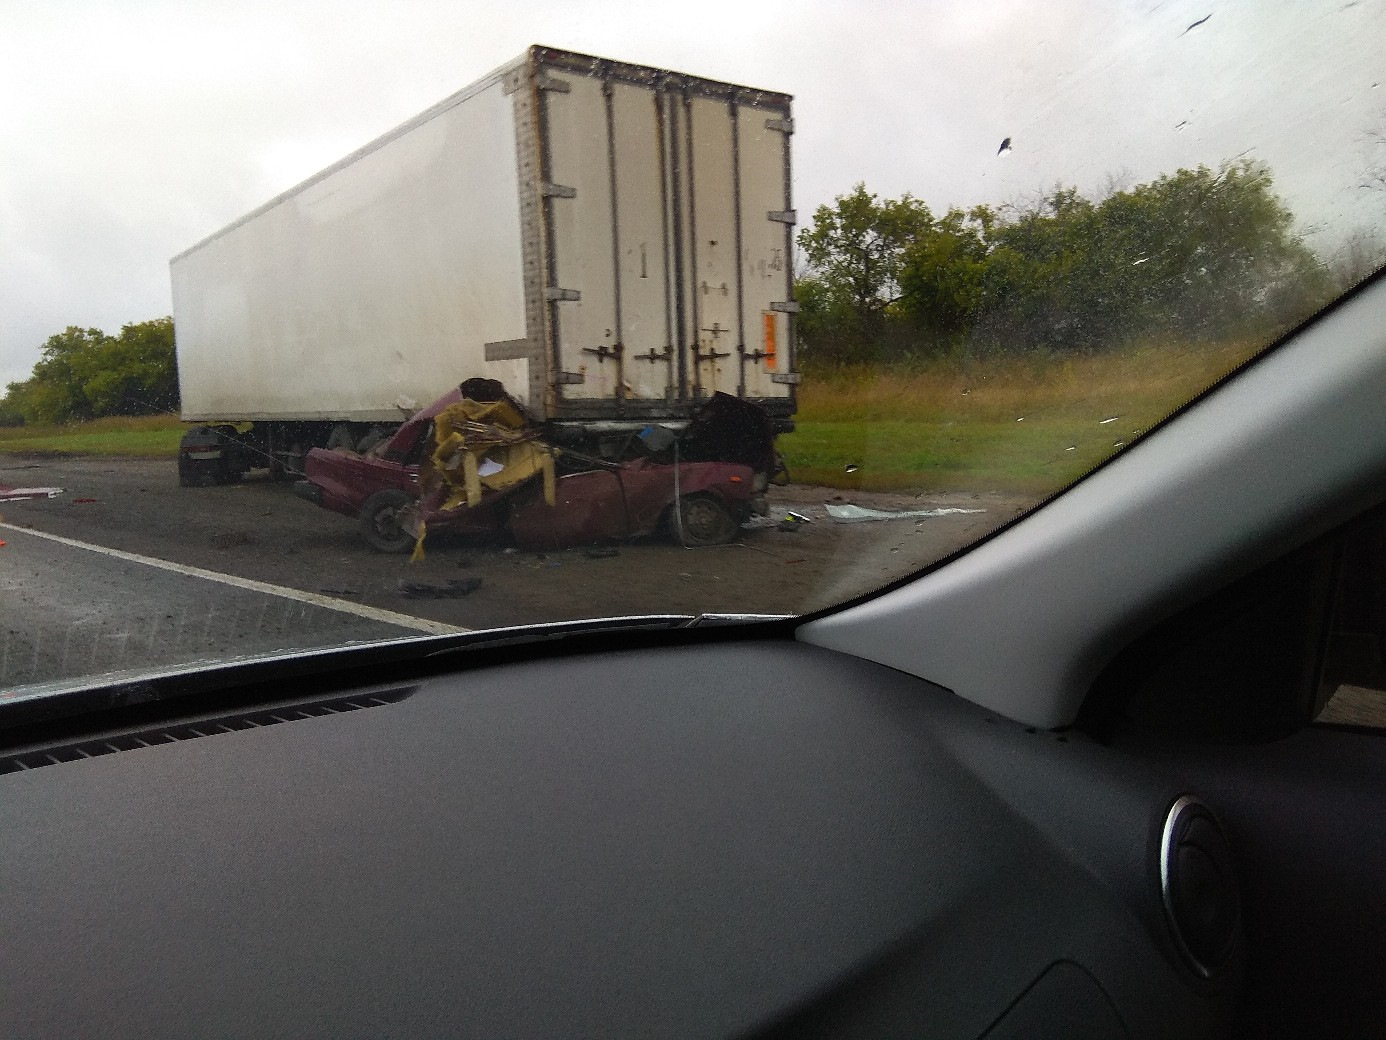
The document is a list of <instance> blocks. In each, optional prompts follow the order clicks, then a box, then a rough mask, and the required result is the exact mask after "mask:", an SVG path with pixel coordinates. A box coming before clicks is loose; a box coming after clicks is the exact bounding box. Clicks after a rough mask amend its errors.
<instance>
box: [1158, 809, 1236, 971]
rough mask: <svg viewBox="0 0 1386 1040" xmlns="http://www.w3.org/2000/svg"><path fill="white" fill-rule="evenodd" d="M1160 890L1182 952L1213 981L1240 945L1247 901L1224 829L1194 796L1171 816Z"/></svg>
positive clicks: (1163, 842) (1163, 845)
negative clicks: (1241, 895) (1243, 901)
mask: <svg viewBox="0 0 1386 1040" xmlns="http://www.w3.org/2000/svg"><path fill="white" fill-rule="evenodd" d="M1160 889H1161V894H1162V896H1163V897H1164V904H1165V916H1166V917H1167V918H1168V920H1169V926H1170V931H1171V933H1172V934H1173V936H1174V942H1175V945H1176V946H1177V947H1178V948H1179V952H1180V954H1181V955H1182V956H1183V957H1184V960H1185V961H1186V962H1187V963H1188V965H1189V967H1191V968H1192V969H1193V970H1194V971H1195V972H1196V973H1197V974H1198V975H1200V976H1201V977H1203V978H1205V979H1206V978H1210V977H1212V975H1213V974H1214V973H1215V972H1216V971H1217V970H1218V969H1219V968H1221V967H1223V966H1224V965H1225V964H1226V963H1227V961H1228V959H1229V958H1230V956H1231V954H1232V951H1233V949H1234V947H1235V945H1236V939H1237V933H1238V931H1239V929H1240V927H1241V901H1240V898H1239V895H1238V891H1237V876H1236V870H1235V869H1234V865H1233V860H1232V849H1231V846H1230V845H1229V844H1228V841H1227V837H1226V836H1225V835H1224V834H1223V831H1222V826H1221V824H1219V823H1218V819H1217V817H1216V816H1214V815H1213V812H1212V810H1211V809H1209V808H1208V807H1207V806H1206V805H1204V804H1203V803H1202V802H1201V801H1199V800H1198V799H1197V798H1195V797H1193V796H1192V795H1184V796H1182V797H1180V798H1178V799H1177V800H1176V801H1175V803H1174V804H1173V805H1172V806H1170V809H1169V813H1168V814H1167V815H1166V817H1165V828H1164V835H1163V838H1162V840H1161V842H1160Z"/></svg>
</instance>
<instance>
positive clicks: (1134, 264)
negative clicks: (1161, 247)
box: [1131, 256, 1150, 267]
mask: <svg viewBox="0 0 1386 1040" xmlns="http://www.w3.org/2000/svg"><path fill="white" fill-rule="evenodd" d="M1149 259H1150V257H1148V256H1143V257H1141V258H1140V259H1139V260H1132V261H1131V266H1132V267H1139V266H1140V265H1141V264H1143V263H1145V262H1146V261H1147V260H1149Z"/></svg>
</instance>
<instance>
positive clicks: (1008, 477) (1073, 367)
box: [781, 342, 1260, 493]
mask: <svg viewBox="0 0 1386 1040" xmlns="http://www.w3.org/2000/svg"><path fill="white" fill-rule="evenodd" d="M1259 346H1260V344H1258V343H1255V342H1233V343H1223V344H1214V345H1199V346H1187V347H1183V346H1181V347H1168V346H1162V345H1150V346H1144V347H1139V348H1132V349H1129V350H1125V351H1120V352H1112V353H1108V354H1101V355H1093V356H1087V357H1069V358H1063V357H1057V358H1056V357H1029V358H988V359H983V360H975V359H973V360H969V359H958V358H944V359H939V360H934V361H929V362H924V363H921V364H917V365H913V366H910V367H893V368H885V367H880V366H867V365H860V366H843V367H836V368H825V369H815V368H814V367H813V366H812V365H808V366H806V371H805V374H804V382H803V384H802V386H801V388H800V393H799V414H798V417H797V427H798V429H797V431H796V432H795V433H793V434H790V435H788V436H786V437H783V438H782V439H781V450H782V451H783V452H784V454H785V456H786V459H787V461H788V463H789V467H790V472H791V473H792V474H793V475H794V476H795V478H796V479H800V480H804V481H808V482H813V483H823V484H828V485H830V486H835V487H853V488H856V487H860V488H868V489H877V490H894V489H941V488H955V489H970V490H977V489H986V490H997V489H1014V490H1024V491H1027V492H1032V493H1033V492H1046V491H1052V490H1057V489H1058V488H1060V487H1062V486H1064V485H1065V484H1067V483H1069V482H1071V481H1072V480H1074V479H1076V478H1077V477H1079V476H1081V475H1082V473H1084V472H1086V471H1087V470H1088V469H1091V468H1092V467H1093V466H1094V465H1096V464H1097V463H1099V462H1101V461H1102V460H1103V459H1104V458H1106V457H1107V456H1108V455H1110V454H1112V452H1113V451H1116V450H1118V449H1119V448H1120V447H1122V446H1124V445H1125V444H1128V443H1130V441H1131V440H1132V439H1134V438H1135V437H1137V436H1139V435H1140V434H1141V433H1143V432H1145V431H1146V430H1148V429H1150V427H1151V426H1153V425H1155V424H1156V423H1158V422H1159V421H1160V420H1161V419H1163V418H1165V417H1166V416H1167V415H1169V413H1170V412H1172V411H1173V410H1174V409H1176V408H1178V407H1179V406H1180V405H1182V404H1183V403H1185V402H1186V401H1188V400H1189V399H1190V398H1192V397H1194V396H1195V395H1197V394H1198V393H1199V392H1200V391H1202V390H1203V389H1205V388H1206V387H1208V386H1209V385H1211V384H1212V383H1214V382H1216V381H1217V380H1218V379H1219V378H1221V377H1222V376H1223V375H1225V374H1227V373H1228V372H1230V371H1231V370H1233V369H1234V368H1236V367H1237V366H1238V365H1239V364H1241V363H1242V362H1243V361H1245V360H1246V359H1247V358H1248V357H1250V356H1251V355H1252V354H1254V353H1255V351H1256V350H1257V349H1258V347H1259ZM852 467H855V468H852Z"/></svg>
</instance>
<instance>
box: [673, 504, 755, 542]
mask: <svg viewBox="0 0 1386 1040" xmlns="http://www.w3.org/2000/svg"><path fill="white" fill-rule="evenodd" d="M679 521H682V528H683V531H682V535H683V544H684V545H690V546H699V545H726V544H727V543H728V542H731V541H734V540H735V539H736V535H737V532H738V531H739V530H740V528H739V527H738V525H737V522H736V517H734V516H732V515H731V513H730V511H728V509H727V507H726V506H725V505H723V504H722V502H721V501H720V500H719V499H717V498H714V497H713V496H712V495H685V496H684V497H683V498H681V499H680V500H679V515H678V517H670V526H671V527H672V529H673V534H674V539H675V540H676V541H677V540H678V539H679V534H680V531H679Z"/></svg>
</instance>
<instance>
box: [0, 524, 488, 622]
mask: <svg viewBox="0 0 1386 1040" xmlns="http://www.w3.org/2000/svg"><path fill="white" fill-rule="evenodd" d="M0 528H2V529H4V530H6V531H17V532H18V533H20V534H30V535H33V536H34V537H35V538H46V539H48V540H49V541H50V542H57V543H58V544H60V545H70V546H72V548H74V549H86V550H87V551H89V552H94V553H100V554H101V555H103V556H113V557H115V558H116V559H117V560H127V561H129V562H130V563H142V564H144V565H145V566H146V567H157V568H159V569H160V570H164V571H172V572H173V573H174V574H183V575H186V576H187V577H190V578H202V579H204V580H205V581H216V582H220V583H221V584H223V585H230V586H232V587H233V588H237V589H246V590H247V591H249V592H263V593H264V594H265V595H267V596H281V597H283V598H284V599H294V600H298V601H299V602H300V603H311V604H312V605H313V606H315V607H325V608H326V609H328V610H336V611H339V612H341V613H343V614H355V615H356V616H357V617H363V618H368V619H369V620H371V621H381V622H384V623H385V624H387V625H398V626H399V627H401V628H410V629H413V630H414V631H415V632H427V633H428V634H429V635H432V636H450V635H459V634H461V633H464V632H471V631H474V629H470V628H462V627H460V626H458V625H448V624H445V623H443V622H442V621H429V620H428V619H427V618H420V617H413V616H412V615H410V614H398V613H396V612H395V611H393V610H385V609H384V608H382V607H368V606H366V605H365V604H364V603H352V602H350V601H349V600H344V599H336V598H334V597H332V596H320V595H318V594H317V593H314V592H303V591H301V590H299V589H290V588H286V587H285V586H283V585H271V584H270V583H269V582H265V581H255V580H253V579H251V578H238V577H236V575H234V574H222V573H221V572H220V571H208V570H203V569H202V568H201V567H189V566H188V565H186V564H182V563H172V562H170V561H169V560H160V559H158V558H157V557H154V556H141V555H139V554H138V553H131V552H125V551H124V550H121V549H110V548H107V547H106V546H104V545H92V544H91V543H90V542H79V541H77V540H76V539H75V538H64V537H63V536H62V535H59V534H49V533H48V532H47V531H35V530H33V529H32V528H29V527H17V526H15V525H14V524H7V523H3V522H0Z"/></svg>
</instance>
